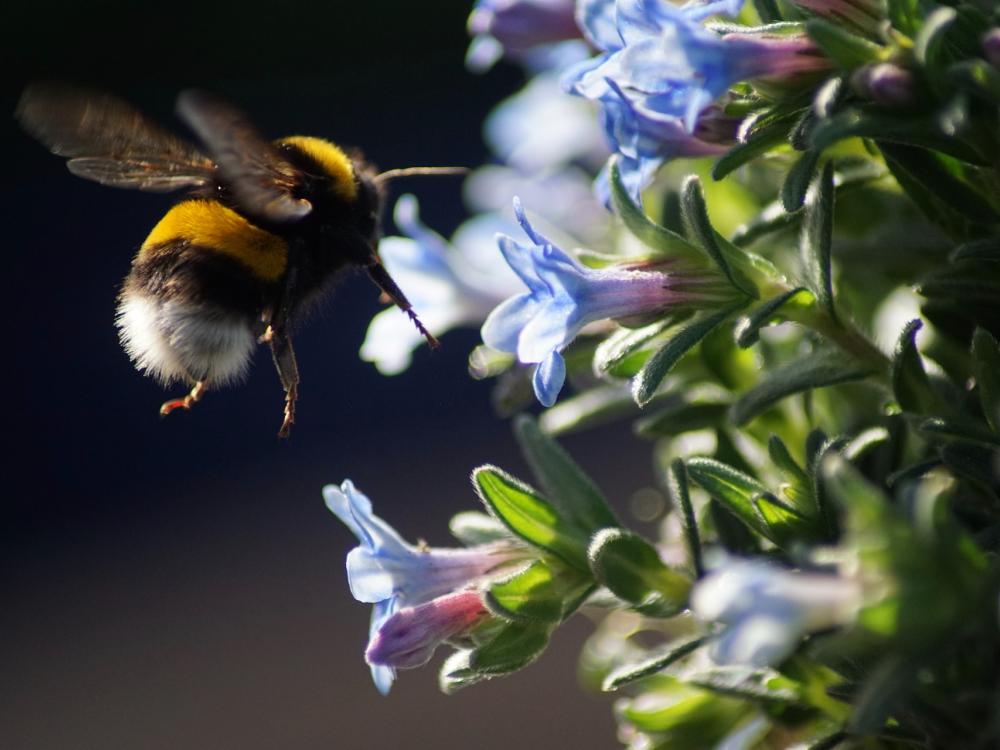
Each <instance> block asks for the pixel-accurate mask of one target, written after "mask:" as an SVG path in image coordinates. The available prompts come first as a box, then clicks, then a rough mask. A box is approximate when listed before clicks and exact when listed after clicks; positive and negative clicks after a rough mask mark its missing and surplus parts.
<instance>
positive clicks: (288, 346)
mask: <svg viewBox="0 0 1000 750" xmlns="http://www.w3.org/2000/svg"><path fill="white" fill-rule="evenodd" d="M268 330H269V332H270V336H269V337H268V339H267V343H269V344H270V345H271V355H272V356H273V357H274V366H275V367H276V368H277V370H278V377H279V378H281V385H282V386H283V387H284V389H285V418H284V420H283V421H282V423H281V429H279V430H278V437H280V438H286V437H288V433H289V432H290V431H291V429H292V425H293V424H294V423H295V401H296V399H297V398H298V396H299V366H298V364H297V363H296V361H295V350H294V349H292V340H291V338H289V337H288V334H287V333H278V332H277V331H275V330H274V329H273V328H269V329H268Z"/></svg>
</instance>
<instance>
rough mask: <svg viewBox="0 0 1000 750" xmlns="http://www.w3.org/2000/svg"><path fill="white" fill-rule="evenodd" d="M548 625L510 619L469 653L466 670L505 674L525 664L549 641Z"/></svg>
mask: <svg viewBox="0 0 1000 750" xmlns="http://www.w3.org/2000/svg"><path fill="white" fill-rule="evenodd" d="M550 633H551V627H550V626H547V625H536V624H528V623H521V622H512V623H510V624H509V625H507V626H506V627H504V628H503V630H501V631H500V632H499V633H498V634H497V636H496V637H495V638H493V640H491V641H490V642H489V643H486V644H485V645H482V646H480V647H479V648H477V649H474V650H473V651H472V653H471V654H469V669H472V670H474V671H476V672H483V673H486V674H506V673H508V672H513V671H515V670H518V669H521V668H523V667H526V666H527V665H528V664H530V663H531V662H533V661H534V660H535V659H537V658H538V657H539V655H540V654H541V653H542V651H544V650H545V647H546V646H547V645H548V643H549V634H550Z"/></svg>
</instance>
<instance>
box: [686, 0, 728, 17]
mask: <svg viewBox="0 0 1000 750" xmlns="http://www.w3.org/2000/svg"><path fill="white" fill-rule="evenodd" d="M742 7H743V0H713V1H712V2H702V0H692V2H689V3H686V4H684V5H682V6H681V9H680V10H681V12H682V13H683V14H684V15H685V16H687V17H688V18H689V19H691V20H692V21H703V20H705V19H706V18H708V17H710V16H730V17H735V16H738V15H739V13H740V9H741V8H742Z"/></svg>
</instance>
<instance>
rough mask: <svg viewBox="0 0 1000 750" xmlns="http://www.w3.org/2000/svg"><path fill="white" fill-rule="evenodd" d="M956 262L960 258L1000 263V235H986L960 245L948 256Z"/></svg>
mask: <svg viewBox="0 0 1000 750" xmlns="http://www.w3.org/2000/svg"><path fill="white" fill-rule="evenodd" d="M948 260H950V261H951V262H952V263H956V262H958V261H960V260H990V261H994V262H997V263H1000V237H984V238H983V239H980V240H972V241H970V242H966V243H964V244H961V245H959V246H958V247H956V248H955V249H954V250H952V251H951V254H950V255H949V256H948Z"/></svg>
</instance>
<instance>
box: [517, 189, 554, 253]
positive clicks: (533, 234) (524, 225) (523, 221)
mask: <svg viewBox="0 0 1000 750" xmlns="http://www.w3.org/2000/svg"><path fill="white" fill-rule="evenodd" d="M514 216H515V217H516V218H517V223H518V224H520V225H521V229H523V230H524V233H525V234H526V235H528V237H529V238H531V241H532V242H534V243H535V244H536V245H551V244H552V242H551V241H550V240H549V239H548V238H547V237H546V236H545V235H543V234H542V233H541V232H537V231H535V228H534V227H533V226H531V222H530V221H528V217H527V216H526V215H525V213H524V206H522V205H521V199H520V198H518V197H517V196H516V195H515V196H514ZM515 270H516V269H515Z"/></svg>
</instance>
